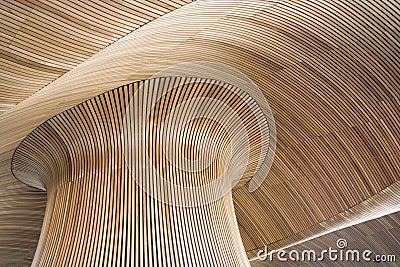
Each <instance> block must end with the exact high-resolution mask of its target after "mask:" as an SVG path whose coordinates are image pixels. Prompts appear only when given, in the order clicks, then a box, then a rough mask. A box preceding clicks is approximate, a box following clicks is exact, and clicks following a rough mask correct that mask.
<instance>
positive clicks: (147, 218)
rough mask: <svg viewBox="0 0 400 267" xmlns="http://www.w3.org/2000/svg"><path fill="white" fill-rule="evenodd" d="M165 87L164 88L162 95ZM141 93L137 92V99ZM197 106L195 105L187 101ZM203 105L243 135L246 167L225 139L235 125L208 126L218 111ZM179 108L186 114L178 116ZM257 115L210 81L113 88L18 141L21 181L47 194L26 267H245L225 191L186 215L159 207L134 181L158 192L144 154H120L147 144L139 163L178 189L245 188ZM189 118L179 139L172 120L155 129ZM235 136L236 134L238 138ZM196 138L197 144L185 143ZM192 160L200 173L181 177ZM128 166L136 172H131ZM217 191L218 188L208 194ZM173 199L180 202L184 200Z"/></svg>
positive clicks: (256, 153)
mask: <svg viewBox="0 0 400 267" xmlns="http://www.w3.org/2000/svg"><path fill="white" fill-rule="evenodd" d="M167 86H168V88H170V89H169V90H168V91H165V93H164V94H162V93H163V91H162V89H163V87H167ZM141 87H143V90H142V91H140V92H138V90H139V88H141ZM134 94H135V95H137V94H140V95H139V96H138V97H139V98H138V99H137V102H134V103H133V104H134V108H135V109H134V110H130V109H128V107H129V103H131V101H133V100H132V99H133V95H134ZM155 95H159V96H160V98H159V100H158V101H157V102H156V103H155V105H154V107H152V108H151V113H150V114H149V116H147V115H146V119H147V120H148V121H149V123H148V125H147V124H145V123H143V124H141V123H139V122H138V119H137V118H138V116H140V114H141V113H143V112H144V110H145V109H146V106H148V105H150V101H151V100H152V99H153V98H154V96H155ZM196 99H197V100H199V101H200V102H193V100H196ZM207 99H213V100H214V101H218V102H220V103H224V104H226V105H228V106H229V107H230V108H231V109H232V110H233V111H234V112H235V114H236V116H238V117H239V118H240V120H241V121H242V123H243V126H244V127H245V128H246V130H247V131H248V132H249V134H248V140H247V141H248V142H249V147H250V151H249V152H250V153H249V154H250V157H249V159H248V160H247V161H246V162H243V161H242V157H238V156H237V155H240V154H245V153H243V151H236V149H237V148H236V147H237V146H238V145H239V147H240V148H242V145H243V144H242V143H241V139H237V138H235V137H234V138H233V139H230V138H229V136H228V134H227V133H226V131H234V130H232V129H229V128H228V129H225V128H224V127H226V126H227V123H230V124H232V119H231V118H230V117H226V116H224V115H223V114H222V115H221V114H219V113H222V112H223V110H215V111H218V112H217V113H215V114H214V115H215V116H212V117H210V118H208V117H207V116H205V115H204V114H205V113H204V112H207V111H209V110H212V108H213V105H215V103H216V102H207V101H206V100H207ZM184 103H188V105H186V106H185V107H184V109H179V107H180V106H182V105H183V104H184ZM193 103H195V104H193ZM256 106H257V104H256V103H255V102H254V101H253V102H252V101H251V98H250V97H249V96H248V95H246V94H244V92H241V91H240V89H234V88H233V86H232V85H224V84H223V83H221V82H218V81H215V80H206V79H200V78H181V77H172V78H156V79H152V80H150V81H149V82H146V83H143V82H136V83H133V84H129V85H126V86H123V87H120V88H117V89H115V90H112V91H110V92H108V93H105V94H102V95H100V96H97V97H95V98H93V99H91V100H89V101H86V102H84V103H82V104H80V105H78V106H76V107H74V108H72V109H69V110H67V111H65V112H63V113H61V114H59V115H57V116H55V117H54V118H51V119H50V120H48V121H47V122H45V123H44V124H43V125H41V126H40V127H39V128H37V129H36V130H35V131H33V132H32V133H31V134H30V135H29V136H28V137H27V138H26V139H25V140H24V141H23V142H22V144H21V145H20V146H19V147H18V149H17V150H16V152H15V154H14V157H13V161H12V170H13V173H14V175H15V176H16V177H17V178H18V179H20V180H21V181H23V182H25V183H27V184H29V185H31V186H35V187H38V188H42V189H43V190H44V189H46V190H47V192H48V202H47V212H46V215H45V220H44V225H43V230H42V234H41V239H40V241H39V245H38V250H37V252H36V256H35V259H34V261H33V265H34V266H104V265H112V266H249V265H248V264H249V263H248V259H247V255H246V253H245V250H244V247H243V243H242V241H241V238H240V234H239V229H238V226H237V223H236V216H235V214H234V207H233V202H232V198H231V193H230V192H229V191H228V194H226V193H223V194H222V193H221V195H220V197H219V198H218V199H217V200H215V201H213V202H212V203H207V202H204V203H202V202H199V203H198V204H197V205H196V206H194V207H189V208H185V207H179V206H175V204H174V206H173V205H170V204H169V203H162V202H159V201H160V199H155V198H152V197H151V196H150V195H149V194H148V193H147V192H146V191H144V189H143V187H142V184H140V183H137V180H136V181H135V179H134V177H133V176H134V175H139V176H150V177H148V178H147V179H145V182H146V183H154V186H156V182H155V179H156V177H155V176H154V175H153V174H152V173H151V172H150V170H148V169H146V168H144V165H143V164H139V165H137V164H135V163H136V162H139V161H140V159H139V158H140V157H146V155H143V152H142V150H138V148H137V146H124V142H128V143H135V142H138V135H145V136H146V137H145V138H143V140H142V139H140V140H141V141H142V142H144V144H147V145H146V146H145V149H144V152H145V154H147V156H148V157H149V159H150V160H151V162H152V164H153V165H154V167H155V168H156V170H157V171H158V172H159V173H160V174H162V175H163V176H164V179H167V180H169V181H170V182H171V183H173V184H174V185H178V186H180V187H185V188H195V187H204V186H205V185H207V184H210V183H211V184H212V182H213V181H214V180H219V179H221V178H219V177H220V176H221V173H223V172H226V173H227V174H228V176H229V177H228V178H230V179H231V180H232V182H231V181H224V182H223V183H226V182H229V184H230V183H233V181H234V180H238V179H240V178H242V179H245V180H246V179H247V180H248V179H249V177H250V178H251V177H252V176H253V175H254V173H255V172H256V168H257V167H258V166H259V164H258V162H260V155H261V154H262V150H261V148H262V142H261V141H260V135H261V133H260V131H261V129H260V128H259V125H258V123H257V119H256V115H257V109H254V108H255V107H256ZM253 109H254V110H253ZM173 111H174V113H173V115H171V113H172V112H173ZM126 112H133V117H132V119H131V120H129V121H128V122H127V123H129V124H130V125H131V126H129V127H128V128H125V127H123V124H124V122H125V121H124V116H125V114H126ZM259 112H260V111H259ZM191 113H195V114H196V116H195V118H197V119H195V118H194V117H193V118H192V117H190V119H189V120H188V121H187V122H186V123H185V125H186V126H185V129H184V133H183V135H182V134H179V132H180V130H179V129H176V128H177V127H178V125H179V121H173V123H172V124H170V125H169V124H168V125H169V127H167V128H165V127H164V128H163V127H162V125H163V122H165V121H166V120H168V117H169V116H174V117H175V118H176V117H180V118H183V119H184V118H185V116H187V115H188V114H191ZM218 114H219V115H218ZM211 115H212V114H211ZM211 115H209V116H211ZM228 115H229V113H228ZM224 120H226V121H224ZM221 123H222V125H219V124H221ZM224 123H225V125H223V124H224ZM237 126H240V125H237ZM138 127H140V129H137V128H138ZM142 128H143V129H142ZM236 128H237V127H236ZM182 130H183V129H182ZM263 130H266V129H263ZM136 131H138V132H136ZM163 131H166V132H167V134H168V136H171V138H172V139H173V145H175V146H176V145H177V142H178V139H180V141H181V142H182V144H183V145H184V146H185V147H184V148H183V149H182V152H181V153H179V152H178V151H175V150H174V151H173V154H172V155H171V156H172V157H175V159H171V156H170V157H169V158H168V151H166V150H165V149H163V148H164V144H163V143H165V142H166V141H165V140H164V139H163V138H164V135H163ZM235 131H236V132H237V133H235V134H236V135H243V133H242V132H241V131H240V129H236V130H235ZM229 134H231V133H229ZM205 136H207V138H208V140H214V143H215V149H213V148H209V147H207V146H206V144H207V143H204V144H199V145H196V144H198V143H200V142H201V140H202V139H205ZM122 137H123V138H122ZM193 138H196V140H195V141H196V142H191V141H192V139H193ZM124 140H125V141H124ZM235 142H236V143H235ZM238 142H239V143H238ZM127 149H130V151H128V152H127V151H126V150H127ZM167 149H168V148H167ZM213 150H215V157H214V158H212V159H211V162H210V163H209V165H206V166H205V167H204V168H202V167H201V166H200V165H202V162H201V161H206V160H207V157H204V156H207V155H203V154H212V153H213V152H214V151H213ZM230 150H232V151H233V154H232V155H230V153H229V151H230ZM201 151H203V152H201ZM264 154H265V153H264ZM193 157H196V158H199V159H198V161H196V160H193V159H192V160H191V162H195V164H196V165H197V167H198V171H195V170H188V171H186V170H185V169H183V168H182V166H180V165H177V164H176V163H181V162H182V160H183V159H184V158H188V159H190V158H193ZM232 160H233V162H232V163H231V162H230V161H232ZM238 160H239V161H238ZM206 163H207V162H206ZM243 164H247V166H246V165H245V170H244V173H243V176H238V177H235V175H237V171H235V170H236V169H237V168H238V167H239V165H243ZM128 165H130V166H135V168H134V169H128V167H127V166H128ZM229 189H230V188H229ZM156 190H158V191H159V192H158V194H168V193H169V192H168V188H167V187H161V188H156ZM220 190H221V191H222V188H221V187H220V186H218V184H216V187H215V188H212V190H211V191H212V192H218V191H220ZM222 196H224V197H223V198H221V197H222ZM173 197H174V198H176V199H178V200H179V199H184V198H188V197H190V196H187V195H186V194H176V195H174V196H173ZM202 197H204V195H197V194H194V195H193V196H191V198H194V199H200V198H202ZM199 205H201V206H199Z"/></svg>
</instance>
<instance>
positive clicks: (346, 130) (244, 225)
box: [0, 0, 400, 257]
mask: <svg viewBox="0 0 400 267" xmlns="http://www.w3.org/2000/svg"><path fill="white" fill-rule="evenodd" d="M399 13H400V7H399V3H398V2H397V1H389V0H385V1H379V2H378V1H289V0H287V1H271V2H266V1H196V2H194V3H191V4H189V5H186V6H183V7H181V8H179V9H177V10H175V11H173V12H171V13H169V14H167V15H164V16H162V17H160V18H159V19H157V20H155V21H152V22H151V23H148V24H146V25H145V26H143V27H141V28H139V29H138V30H136V31H134V32H132V33H131V34H129V35H127V36H126V37H125V38H122V39H121V40H119V41H117V42H115V43H113V44H112V45H110V46H108V47H107V48H106V49H104V50H102V51H101V52H99V53H97V54H96V55H94V56H93V57H91V58H90V59H89V60H87V61H85V62H84V63H83V64H81V65H79V66H77V67H76V68H74V69H72V70H71V71H69V72H67V73H66V74H64V75H63V76H62V77H60V78H58V79H56V80H55V81H53V82H52V83H50V84H48V85H47V86H46V87H45V88H43V89H42V90H40V91H39V92H37V93H36V94H34V95H32V96H31V97H29V98H27V99H26V100H25V101H23V102H21V103H20V104H18V105H16V106H15V107H13V108H12V109H10V110H9V111H8V112H6V113H4V114H2V115H1V116H0V125H1V127H0V136H1V140H0V160H1V162H4V164H5V166H10V163H11V157H12V154H13V152H14V150H15V149H16V148H17V146H18V145H19V144H20V142H21V141H22V140H23V139H24V138H25V137H26V136H27V135H28V134H29V133H30V132H31V131H33V130H34V129H35V128H36V127H38V126H39V125H40V124H42V123H43V122H45V121H46V120H47V119H49V118H51V117H53V116H55V115H57V114H59V113H61V112H63V111H65V110H66V109H68V108H71V107H74V106H76V105H77V104H79V103H81V102H84V101H86V100H88V99H90V98H92V97H94V96H96V95H98V94H101V93H103V92H106V91H109V90H111V89H113V88H117V87H119V86H122V85H125V84H128V83H131V82H134V81H138V80H143V79H146V78H148V77H150V76H151V75H153V74H154V73H156V72H158V71H159V70H161V69H164V68H165V67H168V66H173V65H175V64H178V63H181V62H187V61H210V62H218V63H223V64H226V65H229V66H232V67H235V68H237V69H238V70H240V71H241V72H243V73H245V74H246V75H247V76H248V77H250V78H251V79H252V80H253V81H254V83H256V84H257V85H258V86H259V88H261V89H262V91H263V93H264V95H265V97H266V98H267V100H268V102H269V104H270V106H271V109H272V111H273V113H274V117H275V122H276V126H277V133H278V147H277V151H276V157H275V161H274V165H273V166H272V169H271V171H270V173H269V175H268V177H267V179H266V181H265V182H264V184H263V186H262V188H260V189H259V190H257V191H256V192H254V193H253V194H250V193H249V192H248V191H247V190H246V188H245V187H243V188H238V189H236V190H235V191H234V192H233V200H234V203H235V211H236V216H237V221H238V224H239V229H240V231H241V235H242V239H243V242H244V246H245V248H246V250H247V251H248V255H249V256H250V257H251V255H254V251H257V249H258V248H263V247H264V245H267V244H273V243H276V244H277V247H279V246H286V245H288V244H293V243H295V242H298V241H300V240H304V239H306V238H308V237H310V236H314V235H316V234H322V233H324V232H329V231H330V230H331V229H335V228H336V227H340V226H344V225H348V224H349V222H350V223H358V222H360V220H359V218H364V219H366V218H368V217H369V216H372V217H373V216H376V215H384V213H385V212H388V213H389V212H393V211H395V210H396V209H397V208H398V204H399V198H398V196H399V187H398V180H399V175H398V174H399V173H400V165H399V160H398V158H399V156H400V145H399V144H400V133H399V130H398V129H399V128H400V127H399V125H400V119H399V114H400V99H399V91H400V84H399V81H400V79H399V78H400V77H399V76H400V71H399V65H400V64H398V63H399V55H400V53H399V52H400V51H399V47H400V45H399V35H400V34H399V28H400V22H399V19H398V17H399ZM1 178H2V179H6V180H8V181H11V180H12V179H13V178H12V176H11V172H10V170H9V168H7V167H6V168H4V169H2V173H1ZM374 196H375V197H374ZM379 203H383V204H384V205H379ZM351 208H354V210H353V212H352V213H351V214H350V213H346V211H348V210H350V209H351ZM331 218H334V219H333V221H334V222H335V223H334V225H331V224H329V223H328V224H327V223H326V222H330V220H331ZM349 218H350V220H349ZM321 225H322V226H321Z"/></svg>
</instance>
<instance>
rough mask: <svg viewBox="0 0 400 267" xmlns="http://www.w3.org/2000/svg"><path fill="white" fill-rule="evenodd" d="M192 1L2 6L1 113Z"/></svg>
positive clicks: (7, 1) (5, 3) (4, 3)
mask: <svg viewBox="0 0 400 267" xmlns="http://www.w3.org/2000/svg"><path fill="white" fill-rule="evenodd" d="M190 2H192V1H191V0H174V1H171V0H154V1H96V2H92V1H43V0H39V1H14V0H11V1H10V0H5V1H2V5H1V6H0V12H1V25H0V33H1V34H0V58H1V61H0V70H1V78H0V79H1V87H0V114H1V113H3V112H5V111H7V110H8V109H10V108H12V107H13V106H15V105H17V104H18V103H19V102H21V101H22V100H24V99H26V98H27V97H29V96H31V95H32V94H33V93H35V92H36V91H38V90H40V89H42V88H43V87H45V86H46V85H47V84H49V83H50V82H52V81H54V80H55V79H57V78H58V77H60V76H61V75H63V74H64V73H66V72H67V71H69V70H71V69H73V68H74V67H76V66H77V65H78V64H80V63H82V62H84V61H85V60H87V59H88V58H90V57H91V56H93V55H94V54H96V53H97V52H99V51H100V50H102V49H104V48H105V47H106V46H108V45H110V44H111V43H113V42H115V41H116V40H118V39H120V38H121V37H123V36H125V35H127V34H128V33H130V32H132V31H134V30H135V29H138V28H139V27H141V26H143V25H144V24H146V23H148V22H150V21H152V20H154V19H156V18H158V17H160V16H162V15H165V14H166V13H168V12H170V11H172V10H174V9H176V8H179V7H181V6H183V5H185V4H187V3H190Z"/></svg>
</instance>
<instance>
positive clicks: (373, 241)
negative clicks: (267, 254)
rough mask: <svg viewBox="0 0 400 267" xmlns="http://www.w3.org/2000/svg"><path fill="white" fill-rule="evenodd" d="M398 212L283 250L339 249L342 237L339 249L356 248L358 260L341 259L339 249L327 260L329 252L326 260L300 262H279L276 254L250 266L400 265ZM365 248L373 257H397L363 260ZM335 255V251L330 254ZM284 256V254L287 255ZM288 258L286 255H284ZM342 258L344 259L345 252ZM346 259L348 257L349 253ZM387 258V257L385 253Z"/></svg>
mask: <svg viewBox="0 0 400 267" xmlns="http://www.w3.org/2000/svg"><path fill="white" fill-rule="evenodd" d="M399 221H400V213H399V212H397V213H394V214H390V215H386V216H383V217H381V218H379V219H375V220H372V221H368V222H364V223H361V224H358V225H355V226H352V227H349V228H346V229H342V230H338V231H335V232H333V233H330V234H327V235H325V236H322V237H319V238H316V239H313V240H310V241H307V242H304V243H302V244H299V245H296V246H292V247H290V248H287V249H286V251H287V253H289V252H290V251H291V250H297V251H299V252H300V253H302V251H304V250H314V251H315V252H316V253H320V252H321V251H323V250H328V249H329V247H331V248H332V249H336V250H339V248H338V247H337V241H338V240H339V239H345V240H346V242H347V246H346V247H345V248H344V249H342V250H343V251H344V253H346V251H347V250H357V251H359V253H360V254H359V255H360V259H361V260H360V261H359V262H357V261H352V260H349V261H340V258H339V257H340V253H337V255H338V259H337V260H336V261H329V260H328V256H327V257H325V261H321V262H318V261H302V262H299V261H297V262H294V261H291V262H282V261H279V260H278V259H277V258H276V257H275V258H274V259H275V260H274V259H273V260H272V262H271V261H268V260H266V261H253V262H251V266H252V267H267V266H271V267H273V266H281V267H291V266H293V267H306V266H310V267H318V266H355V267H357V266H366V267H369V266H377V265H379V266H388V267H396V266H399V263H398V261H399V255H400V246H399V242H400V240H399V239H398V237H399V236H400V223H399ZM364 250H370V251H371V252H372V254H371V256H370V257H369V258H371V259H373V258H374V257H375V256H376V255H380V256H382V255H385V256H389V255H395V256H396V261H395V262H393V260H392V261H389V260H388V261H387V262H384V261H381V262H373V261H371V262H366V261H363V260H362V253H363V251H364ZM332 255H335V254H332ZM286 256H287V255H286ZM287 258H288V256H287ZM343 259H346V258H345V256H344V257H343ZM349 259H352V258H350V256H349ZM386 259H388V257H386Z"/></svg>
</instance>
